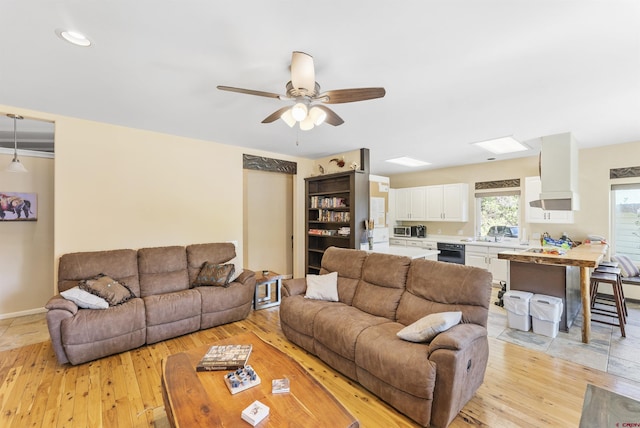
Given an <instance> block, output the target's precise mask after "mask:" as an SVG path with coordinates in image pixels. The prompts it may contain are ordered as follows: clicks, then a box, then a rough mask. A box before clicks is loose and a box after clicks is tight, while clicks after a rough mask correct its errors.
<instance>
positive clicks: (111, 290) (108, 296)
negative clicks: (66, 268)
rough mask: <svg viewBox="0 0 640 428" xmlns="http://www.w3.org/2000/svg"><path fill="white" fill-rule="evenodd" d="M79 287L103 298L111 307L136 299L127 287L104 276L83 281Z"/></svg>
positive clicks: (100, 275)
mask: <svg viewBox="0 0 640 428" xmlns="http://www.w3.org/2000/svg"><path fill="white" fill-rule="evenodd" d="M78 286H79V287H80V288H81V289H82V290H84V291H87V292H89V293H91V294H95V295H96V296H98V297H101V298H103V299H104V300H106V301H107V302H108V303H109V305H110V306H115V305H120V304H122V303H124V302H126V301H127V300H129V299H132V298H134V297H135V296H134V295H133V293H132V292H131V290H129V288H127V286H126V285H124V284H120V283H119V282H118V281H116V280H115V279H113V278H111V277H110V276H108V275H104V274H99V275H97V276H95V277H93V278H89V279H83V280H82V281H80V282H79V283H78Z"/></svg>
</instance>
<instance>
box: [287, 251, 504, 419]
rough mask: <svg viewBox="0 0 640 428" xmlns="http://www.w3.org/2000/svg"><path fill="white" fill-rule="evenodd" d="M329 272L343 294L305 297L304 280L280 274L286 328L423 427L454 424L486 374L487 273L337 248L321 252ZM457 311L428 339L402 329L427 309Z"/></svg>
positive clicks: (302, 343)
mask: <svg viewBox="0 0 640 428" xmlns="http://www.w3.org/2000/svg"><path fill="white" fill-rule="evenodd" d="M330 272H337V273H338V278H337V288H338V290H337V291H338V301H327V300H319V299H317V298H316V299H314V298H305V294H306V291H307V281H306V280H305V278H296V279H291V280H286V281H284V282H283V291H282V293H283V298H282V303H281V305H280V320H281V321H280V322H281V326H282V330H283V332H284V334H285V336H286V337H287V338H288V339H289V340H290V341H291V342H293V343H295V344H297V345H299V346H301V347H302V348H304V349H305V350H307V351H308V352H310V353H312V354H314V355H316V356H317V357H319V358H320V359H321V360H323V361H324V362H325V363H327V364H328V365H329V366H331V367H333V368H334V369H336V370H337V371H339V372H340V373H342V374H344V375H345V376H347V377H349V378H351V379H353V380H355V381H357V382H359V383H360V384H361V385H362V386H364V387H365V388H366V389H368V390H369V391H371V392H373V393H374V394H376V395H377V396H378V397H380V398H381V399H382V400H384V401H386V402H387V403H389V404H390V405H391V406H393V407H395V408H396V409H397V410H399V411H400V412H402V413H404V414H405V415H407V416H408V417H410V418H411V419H413V420H414V421H416V422H417V423H419V424H420V425H422V426H435V427H445V426H447V425H449V423H450V422H451V421H452V420H453V419H454V418H455V416H456V415H457V414H458V412H459V411H460V410H461V409H462V407H464V405H465V404H466V403H467V402H468V401H469V400H470V399H471V397H472V396H473V395H474V393H475V392H476V390H477V389H478V387H479V386H480V385H481V384H482V382H483V380H484V374H485V370H486V366H487V361H488V357H489V344H488V339H487V329H486V326H487V318H488V315H489V302H490V298H491V280H492V275H491V273H489V272H488V271H487V270H485V269H480V268H475V267H470V266H464V265H458V264H451V263H444V262H436V261H431V260H424V259H420V260H411V259H410V258H408V257H401V256H394V255H388V254H379V253H367V252H365V251H360V250H351V249H342V248H335V247H331V248H329V249H327V250H326V251H325V253H324V255H323V258H322V263H321V270H320V274H321V275H325V274H328V273H330ZM458 311H459V312H461V313H462V314H461V321H460V323H459V324H456V325H453V327H451V328H449V329H448V330H446V331H443V332H441V333H439V334H438V335H437V336H435V338H433V339H432V340H430V341H429V342H426V343H416V342H410V341H406V340H403V339H400V338H399V337H398V336H397V333H398V332H399V331H401V330H402V329H404V328H405V327H407V326H410V325H412V324H413V323H415V322H416V321H418V320H420V319H422V318H423V317H425V316H427V315H429V314H439V315H440V314H441V313H443V312H458ZM413 325H416V324H413Z"/></svg>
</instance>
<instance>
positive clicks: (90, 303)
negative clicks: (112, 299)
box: [60, 287, 109, 309]
mask: <svg viewBox="0 0 640 428" xmlns="http://www.w3.org/2000/svg"><path fill="white" fill-rule="evenodd" d="M60 295H61V296H62V297H64V298H65V299H67V300H71V301H72V302H73V303H75V304H76V305H78V307H79V308H84V309H107V308H108V307H109V302H107V301H106V300H104V299H103V298H102V297H99V296H96V295H95V294H91V293H89V292H88V291H84V290H82V289H81V288H80V287H73V288H70V289H68V290H65V291H62V292H60Z"/></svg>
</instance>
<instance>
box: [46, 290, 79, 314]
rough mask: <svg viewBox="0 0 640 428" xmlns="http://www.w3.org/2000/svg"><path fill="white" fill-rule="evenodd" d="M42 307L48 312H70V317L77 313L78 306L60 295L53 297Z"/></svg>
mask: <svg viewBox="0 0 640 428" xmlns="http://www.w3.org/2000/svg"><path fill="white" fill-rule="evenodd" d="M44 307H45V308H46V309H48V310H50V311H51V310H54V309H62V310H66V311H69V312H71V315H75V314H76V312H78V305H76V304H75V303H73V302H72V301H71V300H67V299H65V298H64V297H62V296H61V295H59V294H58V295H55V296H53V297H52V298H51V299H49V301H48V302H47V304H46V305H44Z"/></svg>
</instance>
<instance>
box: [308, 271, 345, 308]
mask: <svg viewBox="0 0 640 428" xmlns="http://www.w3.org/2000/svg"><path fill="white" fill-rule="evenodd" d="M304 297H306V298H307V299H315V300H328V301H330V302H337V301H338V272H331V273H328V274H326V275H307V293H306V295H305V296H304Z"/></svg>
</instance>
